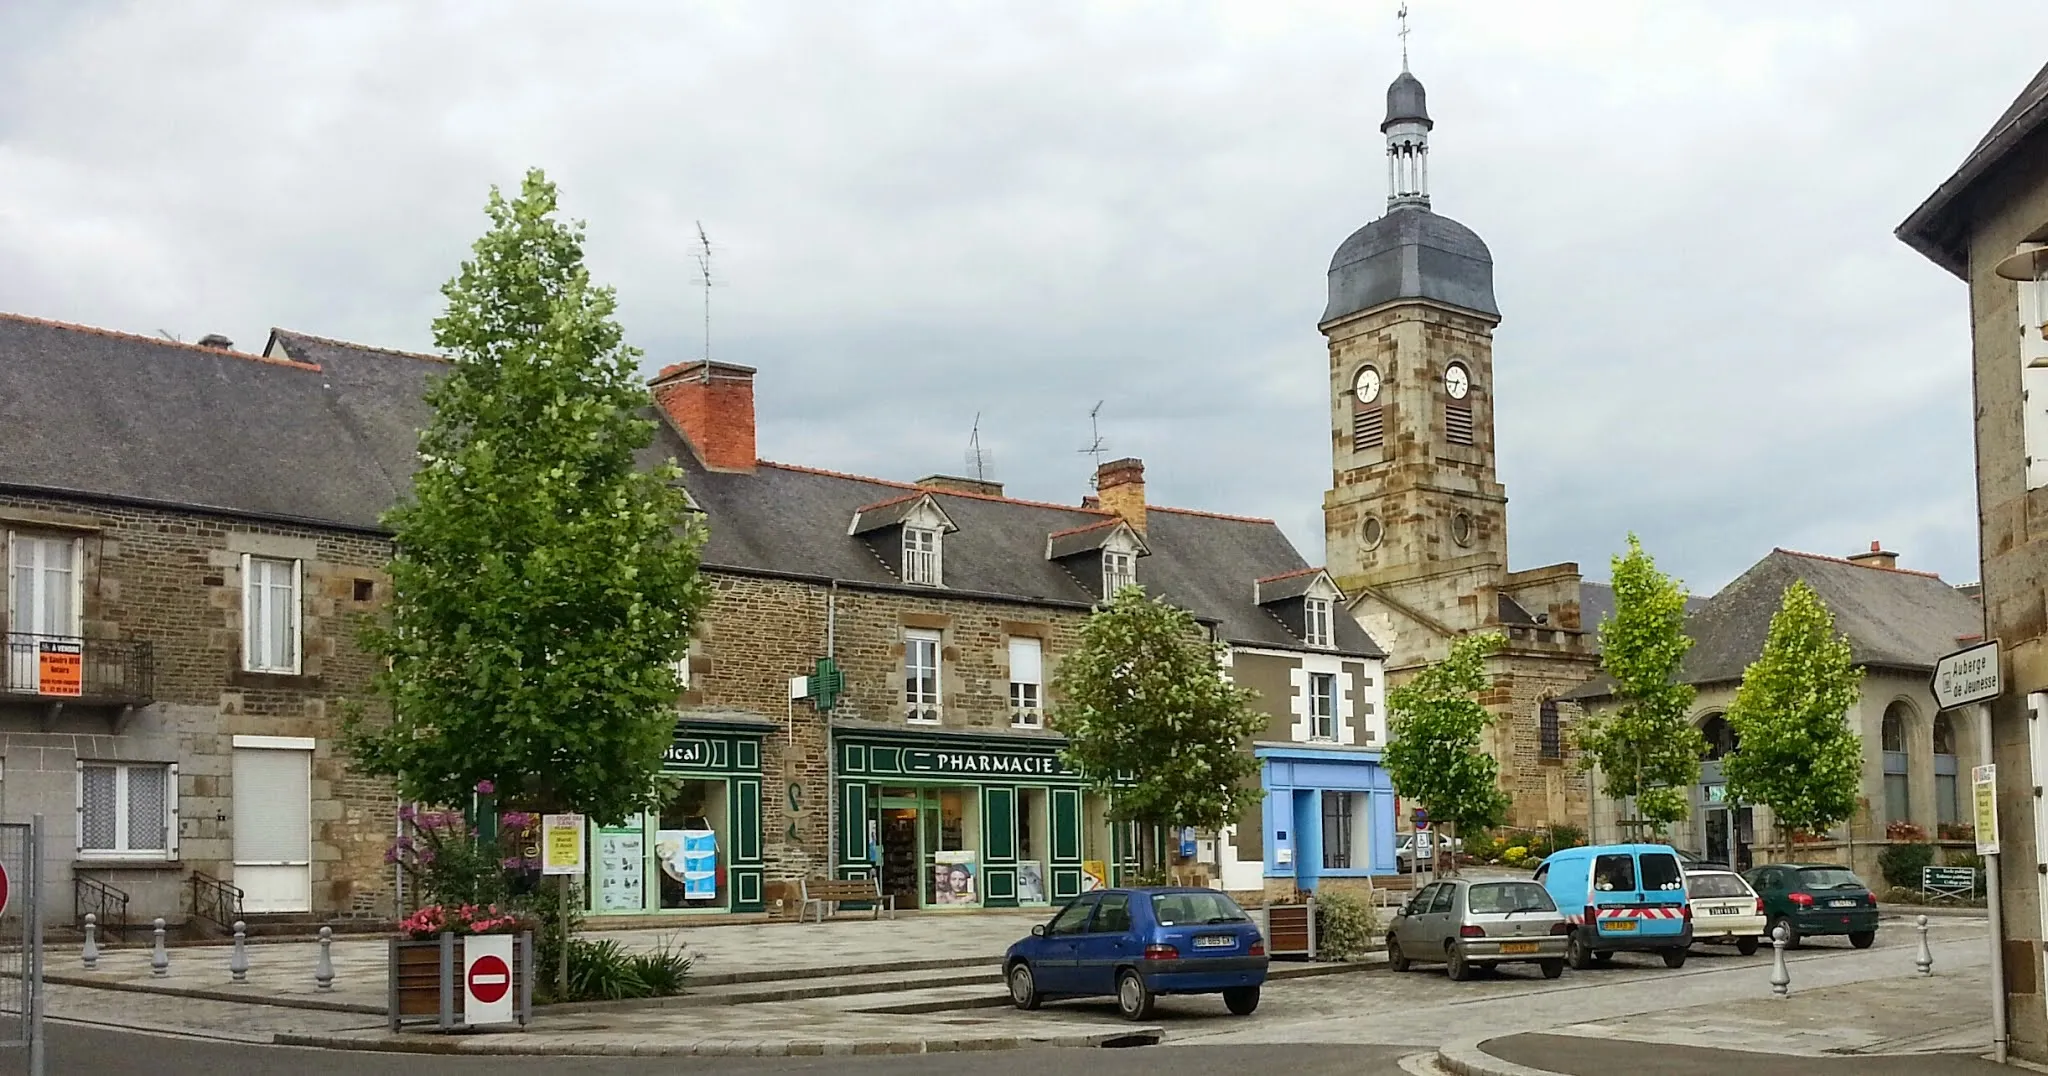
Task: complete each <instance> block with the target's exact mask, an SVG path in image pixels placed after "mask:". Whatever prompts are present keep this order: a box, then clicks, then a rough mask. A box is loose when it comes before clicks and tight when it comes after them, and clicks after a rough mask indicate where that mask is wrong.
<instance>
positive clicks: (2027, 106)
mask: <svg viewBox="0 0 2048 1076" xmlns="http://www.w3.org/2000/svg"><path fill="white" fill-rule="evenodd" d="M2044 126H2048V65H2044V66H2043V67H2042V68H2041V70H2040V71H2038V72H2035V74H2034V78H2033V80H2032V81H2030V82H2028V83H2027V85H2026V88H2025V89H2022V90H2021V91H2020V94H2019V96H2018V97H2015V98H2013V102H2012V104H2010V105H2008V106H2006V110H2005V112H2004V113H2003V114H2001V115H2000V116H1999V117H1998V122H1996V123H1993V124H1992V125H1991V130H1989V131H1987V132H1985V135H1984V137H1983V138H1982V139H1979V140H1978V142H1977V145H1976V146H1975V148H1973V149H1971V150H1970V155H1969V156H1967V157H1965V158H1963V163H1962V165H1961V166H1960V167H1958V168H1957V169H1956V170H1955V174H1953V175H1951V176H1949V177H1948V179H1946V180H1944V181H1943V182H1942V184H1941V186H1939V187H1937V188H1935V190H1934V193H1933V194H1930V195H1928V196H1927V200H1926V201H1924V202H1921V203H1920V206H1919V208H1917V209H1915V210H1913V213H1912V215H1911V216H1909V217H1907V218H1906V220H1905V222H1904V223H1902V224H1900V225H1899V227H1898V229H1897V230H1896V231H1895V232H1894V233H1893V234H1895V235H1897V236H1898V237H1899V238H1900V239H1901V240H1903V241H1904V242H1905V243H1906V245H1907V246H1910V247H1912V248H1913V249H1914V250H1917V251H1919V252H1920V253H1921V254H1924V255H1926V256H1927V258H1928V259H1929V260H1930V261H1932V262H1934V263H1935V264H1936V265H1939V266H1941V267H1942V268H1943V269H1946V270H1948V271H1949V272H1951V273H1954V274H1955V275H1956V276H1958V277H1963V278H1964V279H1967V278H1968V273H1969V263H1970V251H1969V232H1968V228H1967V221H1965V220H1964V219H1962V218H1963V217H1964V215H1965V213H1966V211H1967V206H1968V202H1969V192H1970V190H1971V188H1973V187H1975V186H1976V185H1977V183H1978V182H1979V181H1980V180H1982V179H1983V178H1984V177H1985V176H1987V175H1989V174H1990V173H1991V172H1992V171H1993V170H1994V169H1996V168H1997V167H1998V166H1999V165H2000V164H2002V163H2004V162H2005V160H2006V159H2007V158H2008V157H2010V156H2012V154H2013V151H2014V150H2016V149H2017V148H2018V147H2019V146H2020V144H2021V143H2023V142H2025V141H2027V140H2028V139H2029V138H2031V137H2032V136H2033V135H2034V134H2035V133H2036V132H2038V131H2040V130H2042V128H2043V127H2044Z"/></svg>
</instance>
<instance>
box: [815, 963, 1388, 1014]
mask: <svg viewBox="0 0 2048 1076" xmlns="http://www.w3.org/2000/svg"><path fill="white" fill-rule="evenodd" d="M1386 962H1387V960H1386V954H1385V953H1384V952H1373V953H1368V954H1366V955H1365V956H1362V957H1360V958H1359V959H1357V960H1353V961H1350V962H1347V963H1327V964H1311V963H1307V962H1299V963H1297V962H1295V961H1288V960H1276V961H1274V962H1273V963H1272V965H1271V966H1270V967H1268V968H1267V970H1266V981H1267V982H1269V983H1272V982H1285V981H1286V980H1288V979H1308V978H1316V977H1318V976H1323V975H1345V974H1349V973H1351V972H1357V971H1365V970H1368V969H1370V968H1375V967H1384V966H1385V965H1386ZM1009 1003H1010V995H1009V992H1008V991H1006V990H1004V989H1003V987H1002V979H1001V977H1000V976H998V977H997V978H996V980H995V987H994V989H990V988H989V987H988V986H985V985H982V984H979V983H967V984H961V985H957V986H928V987H919V988H916V989H911V990H904V991H900V992H895V993H891V994H889V995H888V996H887V997H882V998H869V997H849V998H847V999H846V1001H845V1002H844V1004H843V1005H842V1006H841V1007H843V1008H846V1009H849V1010H851V1011H853V1012H865V1013H890V1014H898V1015H909V1014H916V1013H933V1012H948V1011H950V1010H953V1009H987V1008H996V1007H999V1006H1003V1005H1008V1004H1009Z"/></svg>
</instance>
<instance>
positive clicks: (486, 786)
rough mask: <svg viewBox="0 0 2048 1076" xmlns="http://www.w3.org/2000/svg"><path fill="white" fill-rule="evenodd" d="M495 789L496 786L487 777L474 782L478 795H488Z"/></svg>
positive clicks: (496, 788)
mask: <svg viewBox="0 0 2048 1076" xmlns="http://www.w3.org/2000/svg"><path fill="white" fill-rule="evenodd" d="M497 790H498V786H497V785H494V784H492V783H491V780H490V778H488V777H486V778H484V779H483V780H481V781H478V782H477V783H476V794H477V795H479V796H488V795H490V794H491V793H493V792H496V791H497Z"/></svg>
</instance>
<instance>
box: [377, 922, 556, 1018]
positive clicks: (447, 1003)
mask: <svg viewBox="0 0 2048 1076" xmlns="http://www.w3.org/2000/svg"><path fill="white" fill-rule="evenodd" d="M499 936H502V935H499ZM467 941H468V937H466V936H462V935H456V934H443V935H441V936H439V937H435V938H426V939H413V938H392V939H390V946H391V948H390V959H389V961H388V962H387V963H386V965H385V966H386V969H387V970H386V975H387V976H388V977H389V979H390V991H389V1001H388V1005H389V1008H388V1010H387V1011H388V1012H389V1013H390V1021H391V1030H393V1031H399V1030H402V1029H405V1028H419V1029H423V1030H428V1031H467V1030H472V1029H478V1028H491V1027H506V1026H514V1025H516V1026H517V1027H519V1028H520V1029H521V1030H524V1029H525V1028H526V1026H527V1025H528V1024H529V1023H530V1022H531V1021H532V1019H533V974H534V972H533V934H532V933H530V932H529V933H524V934H519V935H516V936H515V937H514V939H513V942H512V967H511V973H512V975H511V977H512V981H511V983H510V984H509V986H508V988H507V989H508V990H509V992H510V993H511V995H512V1022H511V1024H510V1025H507V1024H497V1023H493V1024H482V1025H473V1024H470V1023H469V1022H467V1021H466V1020H465V1019H464V1015H465V1014H464V1004H463V1001H464V999H465V998H467V997H468V991H467V990H466V989H465V984H464V983H463V969H464V968H465V967H467V966H468V961H467V960H466V959H465V957H464V943H465V942H467Z"/></svg>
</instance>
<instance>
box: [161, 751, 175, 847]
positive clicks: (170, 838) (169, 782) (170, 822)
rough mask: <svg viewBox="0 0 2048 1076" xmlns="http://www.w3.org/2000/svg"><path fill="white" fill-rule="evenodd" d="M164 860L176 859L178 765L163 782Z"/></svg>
mask: <svg viewBox="0 0 2048 1076" xmlns="http://www.w3.org/2000/svg"><path fill="white" fill-rule="evenodd" d="M164 858H165V859H176V858H178V764H177V763H175V762H173V763H171V765H170V773H169V775H168V776H167V777H166V778H165V780H164Z"/></svg>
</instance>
